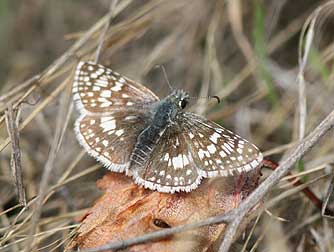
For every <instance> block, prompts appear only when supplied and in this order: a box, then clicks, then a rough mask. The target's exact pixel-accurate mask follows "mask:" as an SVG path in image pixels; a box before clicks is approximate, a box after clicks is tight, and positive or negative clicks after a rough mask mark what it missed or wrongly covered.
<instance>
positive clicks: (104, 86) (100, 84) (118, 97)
mask: <svg viewBox="0 0 334 252" xmlns="http://www.w3.org/2000/svg"><path fill="white" fill-rule="evenodd" d="M72 91H73V99H74V101H75V103H76V106H77V107H78V108H79V110H80V111H81V112H82V113H86V114H88V113H90V114H94V113H103V114H105V113H113V112H114V111H119V110H122V111H124V110H137V111H138V110H140V108H141V107H144V106H145V105H148V104H151V103H153V102H155V101H158V100H159V98H158V97H157V96H156V95H155V94H154V93H153V92H152V91H150V90H149V89H148V88H146V87H144V86H143V85H141V84H139V83H137V82H135V81H132V80H130V79H128V78H126V77H124V76H122V75H120V74H119V73H117V72H114V71H112V70H111V69H109V68H106V67H104V66H102V65H99V64H95V63H93V62H83V61H81V62H79V64H78V66H77V68H76V71H75V75H74V82H73V90H72Z"/></svg>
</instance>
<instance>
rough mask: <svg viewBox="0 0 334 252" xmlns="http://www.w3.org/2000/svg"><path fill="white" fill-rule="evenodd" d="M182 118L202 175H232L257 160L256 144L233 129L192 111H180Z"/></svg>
mask: <svg viewBox="0 0 334 252" xmlns="http://www.w3.org/2000/svg"><path fill="white" fill-rule="evenodd" d="M182 121H183V125H184V136H185V138H186V140H187V142H188V144H189V145H190V146H191V149H192V154H193V158H194V160H195V162H196V163H197V164H198V167H199V169H200V171H199V173H200V174H201V175H202V176H204V177H214V176H219V175H220V176H233V175H236V174H240V173H242V172H248V171H250V170H252V169H255V168H257V167H258V166H259V165H260V164H261V162H262V159H263V156H262V154H261V152H260V151H259V150H258V148H257V147H256V146H255V145H253V144H251V143H249V142H248V141H247V140H245V139H243V138H242V137H240V136H238V135H236V134H235V133H233V132H231V131H229V130H227V129H224V128H223V127H221V126H219V125H218V124H216V123H214V122H211V121H209V120H206V119H205V118H202V117H200V116H198V115H195V114H192V113H184V114H183V119H182Z"/></svg>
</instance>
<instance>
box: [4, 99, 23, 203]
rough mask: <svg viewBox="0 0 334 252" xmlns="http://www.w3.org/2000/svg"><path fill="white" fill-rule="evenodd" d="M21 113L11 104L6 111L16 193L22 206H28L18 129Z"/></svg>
mask: <svg viewBox="0 0 334 252" xmlns="http://www.w3.org/2000/svg"><path fill="white" fill-rule="evenodd" d="M19 119H20V118H19V113H18V112H17V110H16V113H15V112H14V110H13V107H12V105H11V104H9V106H8V108H7V111H6V125H7V130H8V135H9V136H10V139H11V143H12V155H11V162H10V163H11V168H12V173H13V177H14V181H15V185H16V191H17V195H18V198H19V202H20V204H22V205H24V206H25V205H26V204H27V200H26V195H25V190H24V185H23V172H22V164H21V151H20V142H19V141H20V134H19V129H18V122H19Z"/></svg>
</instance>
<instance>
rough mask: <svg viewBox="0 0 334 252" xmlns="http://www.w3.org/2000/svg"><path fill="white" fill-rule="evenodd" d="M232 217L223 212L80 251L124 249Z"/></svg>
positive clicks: (229, 219)
mask: <svg viewBox="0 0 334 252" xmlns="http://www.w3.org/2000/svg"><path fill="white" fill-rule="evenodd" d="M231 217H232V215H230V214H222V215H218V216H214V217H209V218H207V219H205V220H202V221H199V222H195V223H191V224H186V225H182V226H178V227H173V228H166V229H164V230H160V231H157V232H152V233H148V234H144V235H142V236H139V237H134V238H131V239H127V240H123V241H117V242H111V243H108V244H106V245H104V246H100V247H97V248H89V249H83V250H80V251H81V252H99V251H105V250H110V249H123V248H127V247H129V246H132V245H135V244H140V243H144V242H147V241H152V240H156V239H159V238H163V237H166V236H169V235H172V234H176V233H181V232H184V231H188V230H192V229H195V228H200V227H203V226H207V225H211V224H221V223H228V222H230V221H231V220H232V218H231Z"/></svg>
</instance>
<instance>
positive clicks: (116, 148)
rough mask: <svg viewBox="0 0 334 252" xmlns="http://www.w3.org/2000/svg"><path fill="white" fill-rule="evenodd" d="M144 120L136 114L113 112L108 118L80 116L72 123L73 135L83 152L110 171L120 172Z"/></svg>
mask: <svg viewBox="0 0 334 252" xmlns="http://www.w3.org/2000/svg"><path fill="white" fill-rule="evenodd" d="M146 120H147V118H146V117H145V114H142V113H138V112H123V111H119V112H115V113H113V114H112V115H99V114H97V115H87V114H85V113H83V114H82V115H81V116H80V117H79V118H78V119H77V121H76V123H75V132H76V135H77V138H78V140H79V142H80V144H81V145H82V146H83V147H84V148H85V149H86V151H87V152H88V153H89V154H90V155H91V156H93V157H94V158H96V159H97V160H98V161H100V162H101V163H102V164H103V165H104V166H105V167H106V168H108V169H110V170H111V171H116V172H123V171H124V170H126V169H127V168H128V166H129V158H130V155H131V152H132V150H133V148H134V145H135V143H136V139H137V136H138V134H139V133H140V132H141V131H142V130H143V129H144V128H145V122H146Z"/></svg>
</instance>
